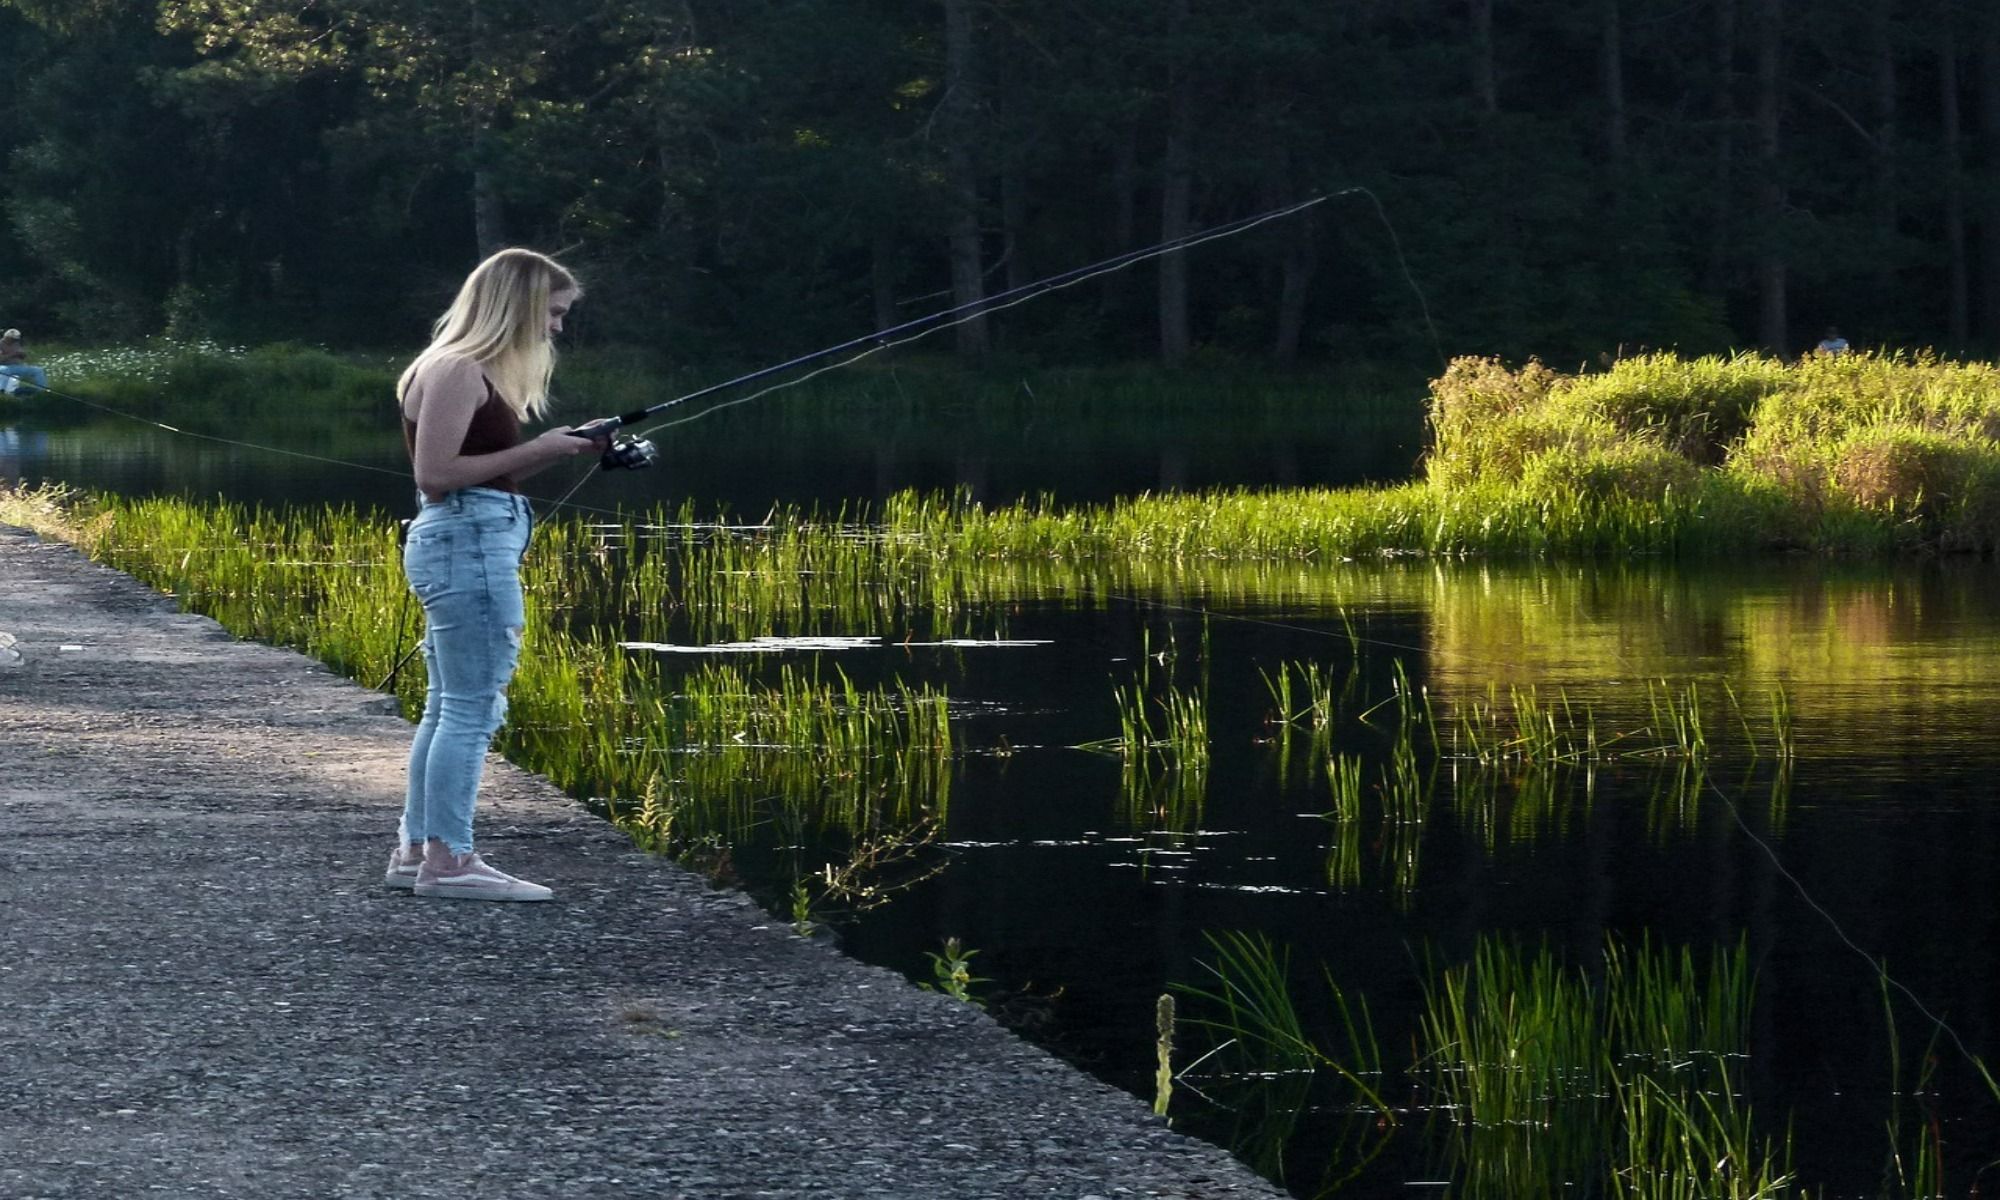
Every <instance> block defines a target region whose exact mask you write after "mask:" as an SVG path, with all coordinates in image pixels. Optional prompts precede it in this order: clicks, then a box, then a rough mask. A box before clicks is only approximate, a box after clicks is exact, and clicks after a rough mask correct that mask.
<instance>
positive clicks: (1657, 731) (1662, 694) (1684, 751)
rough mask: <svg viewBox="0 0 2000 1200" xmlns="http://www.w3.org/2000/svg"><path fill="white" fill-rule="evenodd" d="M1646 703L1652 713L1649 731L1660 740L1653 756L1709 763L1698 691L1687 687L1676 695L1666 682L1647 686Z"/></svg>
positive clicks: (1689, 685)
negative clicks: (1656, 754) (1650, 729)
mask: <svg viewBox="0 0 2000 1200" xmlns="http://www.w3.org/2000/svg"><path fill="white" fill-rule="evenodd" d="M1646 701H1647V704H1648V706H1649V707H1650V708H1651V710H1652V718H1653V722H1652V730H1653V733H1654V736H1655V737H1657V738H1659V739H1661V740H1660V743H1659V744H1658V746H1657V747H1656V748H1655V752H1656V753H1658V754H1661V755H1665V756H1668V757H1673V758H1680V759H1683V760H1685V761H1688V762H1693V763H1701V762H1705V761H1707V759H1708V732H1707V729H1706V727H1705V726H1704V724H1703V722H1702V715H1701V687H1700V685H1699V684H1694V683H1690V684H1688V685H1687V687H1686V688H1684V689H1682V690H1681V691H1680V692H1678V693H1676V692H1675V691H1674V690H1673V689H1672V687H1671V686H1670V685H1669V684H1668V683H1667V681H1666V680H1664V679H1663V680H1661V681H1660V682H1659V684H1658V685H1657V686H1655V685H1654V684H1651V683H1648V684H1647V685H1646Z"/></svg>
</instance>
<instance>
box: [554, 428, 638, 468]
mask: <svg viewBox="0 0 2000 1200" xmlns="http://www.w3.org/2000/svg"><path fill="white" fill-rule="evenodd" d="M624 423H625V422H624V420H623V419H622V418H619V417H604V418H602V419H601V420H596V421H592V422H590V423H589V424H587V425H579V426H577V427H576V428H575V429H572V430H570V431H569V432H570V436H572V437H580V438H600V437H608V436H609V435H610V434H611V431H612V430H614V429H617V428H618V427H619V426H620V425H623V424H624ZM659 461H660V448H659V447H658V446H655V445H653V443H651V442H649V441H647V440H646V439H645V438H642V437H622V438H613V439H612V440H611V444H610V445H609V446H606V447H605V449H604V453H603V455H601V456H600V457H599V458H598V460H597V465H598V467H599V468H600V469H602V470H606V471H637V470H640V469H642V468H645V467H650V466H652V465H653V464H654V463H656V462H659Z"/></svg>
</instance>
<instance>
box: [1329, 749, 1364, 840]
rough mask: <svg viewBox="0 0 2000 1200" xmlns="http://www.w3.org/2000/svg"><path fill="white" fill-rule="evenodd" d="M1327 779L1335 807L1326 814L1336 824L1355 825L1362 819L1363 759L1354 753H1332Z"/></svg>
mask: <svg viewBox="0 0 2000 1200" xmlns="http://www.w3.org/2000/svg"><path fill="white" fill-rule="evenodd" d="M1326 779H1327V784H1328V786H1329V788H1330V790H1331V791H1332V793H1333V807H1332V808H1331V809H1330V810H1328V811H1327V812H1326V814H1325V816H1326V819H1327V820H1329V821H1332V822H1333V823H1335V824H1336V825H1353V824H1355V823H1357V822H1358V821H1360V820H1361V799H1362V787H1361V759H1360V757H1359V756H1358V755H1352V754H1331V755H1329V756H1328V759H1327V765H1326Z"/></svg>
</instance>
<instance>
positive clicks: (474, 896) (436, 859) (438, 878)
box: [414, 851, 555, 900]
mask: <svg viewBox="0 0 2000 1200" xmlns="http://www.w3.org/2000/svg"><path fill="white" fill-rule="evenodd" d="M414 890H415V891H416V893H417V895H419V896H437V897H440V898H443V899H449V900H547V899H550V898H552V897H553V896H554V895H555V893H554V892H551V891H550V890H549V889H547V888H545V887H543V886H542V885H541V884H539V883H529V882H528V881H527V880H525V879H516V878H514V877H513V876H512V875H509V874H507V873H506V872H505V871H500V870H496V869H494V868H493V867H491V866H488V865H487V863H486V860H485V859H483V858H481V857H479V855H478V853H477V852H475V851H467V852H466V853H464V854H452V853H450V852H448V851H447V852H432V853H429V854H426V855H424V862H423V865H422V866H421V867H419V868H417V881H416V886H415V889H414Z"/></svg>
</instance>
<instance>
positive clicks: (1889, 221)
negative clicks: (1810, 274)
mask: <svg viewBox="0 0 2000 1200" xmlns="http://www.w3.org/2000/svg"><path fill="white" fill-rule="evenodd" d="M1895 10H1896V0H1875V4H1874V11H1873V12H1872V13H1870V14H1869V15H1870V17H1871V18H1872V20H1871V21H1870V22H1869V24H1870V29H1869V36H1870V39H1871V40H1872V41H1873V42H1874V46H1873V47H1872V48H1873V51H1874V58H1875V69H1874V75H1875V164H1874V165H1875V195H1874V209H1875V212H1874V217H1875V232H1876V235H1877V236H1878V237H1880V238H1881V240H1882V246H1883V249H1884V250H1885V251H1886V250H1887V248H1888V247H1889V245H1890V244H1891V242H1892V241H1893V240H1894V239H1895V236H1896V223H1897V219H1898V213H1897V204H1896V42H1895V30H1896V24H1895V22H1896V11H1895ZM1881 261H1882V262H1883V263H1884V264H1885V266H1884V273H1885V274H1887V273H1888V264H1889V263H1890V262H1891V261H1892V260H1891V259H1890V258H1889V257H1888V256H1887V255H1886V254H1884V256H1883V258H1882V260H1881Z"/></svg>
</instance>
